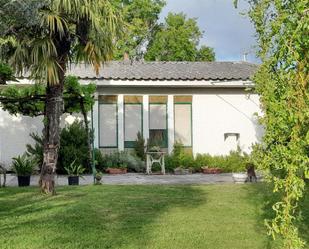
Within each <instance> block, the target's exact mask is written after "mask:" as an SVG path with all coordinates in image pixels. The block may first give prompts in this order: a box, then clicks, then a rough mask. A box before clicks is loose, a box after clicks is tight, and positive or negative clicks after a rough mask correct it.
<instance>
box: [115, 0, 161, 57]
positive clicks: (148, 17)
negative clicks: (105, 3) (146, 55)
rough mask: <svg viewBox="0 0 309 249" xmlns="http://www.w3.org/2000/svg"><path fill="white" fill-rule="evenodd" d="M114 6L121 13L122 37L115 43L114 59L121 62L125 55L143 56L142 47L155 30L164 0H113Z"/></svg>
mask: <svg viewBox="0 0 309 249" xmlns="http://www.w3.org/2000/svg"><path fill="white" fill-rule="evenodd" d="M113 2H114V5H115V6H117V9H118V10H121V11H122V16H123V19H124V22H125V23H126V25H125V27H124V30H125V32H124V35H123V37H122V38H121V39H119V40H118V41H117V45H116V49H115V54H114V59H116V60H121V59H122V58H123V55H124V54H125V53H128V54H129V55H130V57H131V58H134V57H137V58H141V57H142V56H143V51H142V49H143V45H145V43H146V41H147V40H149V39H150V37H151V36H152V35H153V33H154V31H155V30H156V28H157V26H158V24H157V21H158V19H159V15H160V13H161V10H162V8H163V7H164V5H165V0H134V1H132V0H115V1H113Z"/></svg>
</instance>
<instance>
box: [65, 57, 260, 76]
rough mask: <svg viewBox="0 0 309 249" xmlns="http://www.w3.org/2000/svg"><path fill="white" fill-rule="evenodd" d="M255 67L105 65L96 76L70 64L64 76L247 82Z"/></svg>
mask: <svg viewBox="0 0 309 249" xmlns="http://www.w3.org/2000/svg"><path fill="white" fill-rule="evenodd" d="M257 68H258V66H257V65H256V64H252V63H247V62H134V63H131V62H125V61H119V62H116V61H113V62H108V63H107V64H105V65H104V66H102V68H101V69H100V72H99V75H96V74H95V72H94V70H93V68H92V67H91V66H89V65H85V64H80V65H71V66H70V67H69V70H68V73H67V74H70V75H75V76H77V77H79V78H81V79H101V80H249V79H250V78H251V77H252V76H253V74H254V73H255V71H256V70H257Z"/></svg>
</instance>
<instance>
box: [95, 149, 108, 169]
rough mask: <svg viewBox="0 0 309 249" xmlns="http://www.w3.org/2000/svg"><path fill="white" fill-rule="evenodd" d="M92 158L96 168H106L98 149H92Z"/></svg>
mask: <svg viewBox="0 0 309 249" xmlns="http://www.w3.org/2000/svg"><path fill="white" fill-rule="evenodd" d="M94 159H95V167H96V169H99V170H104V169H105V168H106V165H105V163H104V157H103V155H102V153H101V151H100V149H94Z"/></svg>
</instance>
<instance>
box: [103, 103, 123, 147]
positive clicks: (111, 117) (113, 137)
mask: <svg viewBox="0 0 309 249" xmlns="http://www.w3.org/2000/svg"><path fill="white" fill-rule="evenodd" d="M99 134H100V136H99V137H100V147H102V148H117V147H118V120H117V99H111V100H109V101H106V99H103V101H101V102H100V104H99Z"/></svg>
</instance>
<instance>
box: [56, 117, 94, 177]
mask: <svg viewBox="0 0 309 249" xmlns="http://www.w3.org/2000/svg"><path fill="white" fill-rule="evenodd" d="M87 139H88V135H87V132H86V130H85V127H84V124H83V123H82V122H79V121H74V122H73V124H71V125H68V126H66V127H65V128H63V129H62V131H61V134H60V149H59V160H58V165H57V172H58V173H61V174H62V173H66V171H65V169H64V168H65V167H68V166H69V165H70V164H71V163H72V162H73V161H75V163H76V164H78V165H83V166H84V167H85V170H86V172H91V167H90V165H89V162H88V153H89V152H88V145H87Z"/></svg>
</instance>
